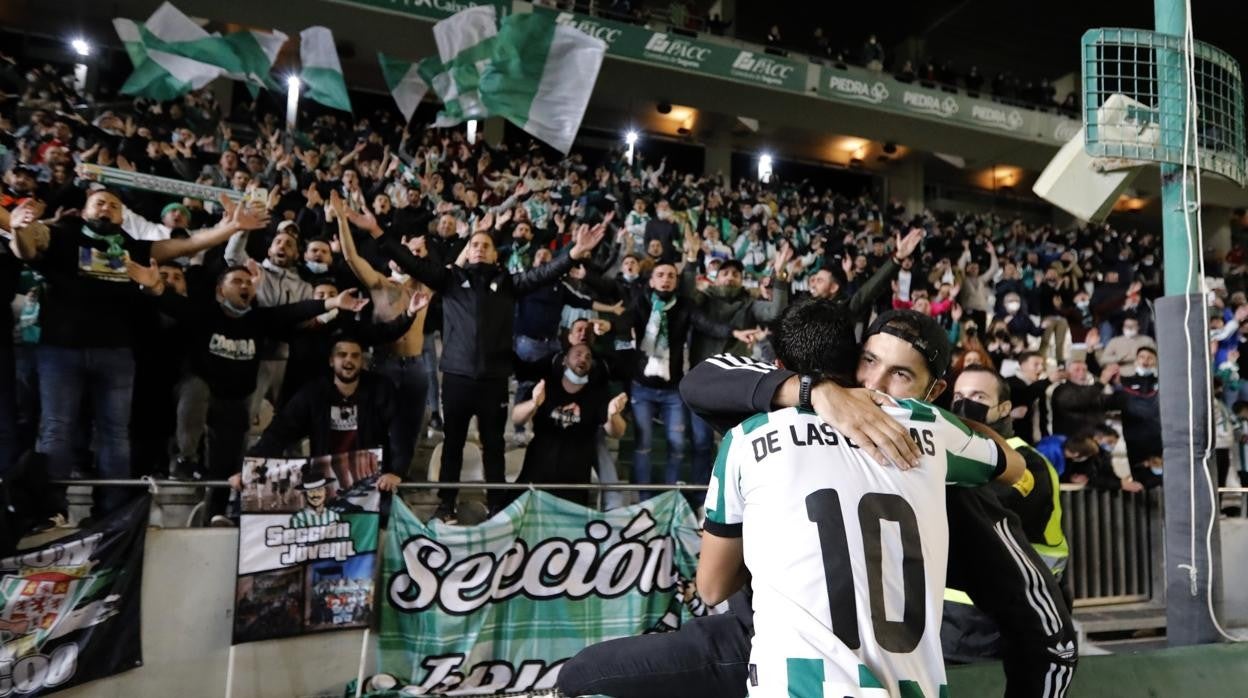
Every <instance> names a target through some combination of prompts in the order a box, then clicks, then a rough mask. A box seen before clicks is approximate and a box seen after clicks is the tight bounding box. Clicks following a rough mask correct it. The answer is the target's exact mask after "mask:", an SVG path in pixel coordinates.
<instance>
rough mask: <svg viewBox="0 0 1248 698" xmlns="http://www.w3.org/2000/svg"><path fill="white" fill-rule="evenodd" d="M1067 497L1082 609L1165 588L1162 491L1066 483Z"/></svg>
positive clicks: (1072, 579)
mask: <svg viewBox="0 0 1248 698" xmlns="http://www.w3.org/2000/svg"><path fill="white" fill-rule="evenodd" d="M1061 498H1062V528H1063V530H1065V532H1066V540H1067V542H1068V543H1069V545H1070V559H1069V561H1068V562H1067V565H1066V580H1067V583H1068V584H1069V586H1070V590H1071V592H1072V595H1073V597H1074V606H1075V607H1076V608H1080V607H1085V606H1105V605H1111V604H1124V603H1139V602H1145V601H1150V600H1152V599H1153V595H1154V592H1157V593H1160V590H1161V589H1163V588H1164V587H1165V585H1164V584H1163V583H1161V581H1160V580H1159V579H1158V576H1159V575H1160V574H1161V572H1162V570H1161V547H1160V546H1161V544H1162V536H1161V533H1162V526H1161V512H1160V506H1159V502H1160V499H1161V498H1160V496H1157V495H1155V494H1151V493H1149V492H1147V491H1146V492H1141V493H1139V494H1130V493H1127V492H1122V491H1114V492H1110V491H1106V490H1095V489H1091V488H1074V487H1063V488H1062V493H1061Z"/></svg>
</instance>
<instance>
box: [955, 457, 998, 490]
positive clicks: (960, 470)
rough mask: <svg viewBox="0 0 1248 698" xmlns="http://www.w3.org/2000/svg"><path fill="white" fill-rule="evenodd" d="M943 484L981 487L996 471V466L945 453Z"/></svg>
mask: <svg viewBox="0 0 1248 698" xmlns="http://www.w3.org/2000/svg"><path fill="white" fill-rule="evenodd" d="M945 455H946V456H947V459H946V470H945V482H953V483H956V484H959V485H982V484H984V483H986V482H988V481H989V480H991V479H992V474H993V473H995V472H996V471H997V468H996V466H994V465H991V464H989V463H984V462H982V461H978V460H975V459H974V458H967V457H966V456H960V455H958V454H956V453H954V452H953V451H946V452H945Z"/></svg>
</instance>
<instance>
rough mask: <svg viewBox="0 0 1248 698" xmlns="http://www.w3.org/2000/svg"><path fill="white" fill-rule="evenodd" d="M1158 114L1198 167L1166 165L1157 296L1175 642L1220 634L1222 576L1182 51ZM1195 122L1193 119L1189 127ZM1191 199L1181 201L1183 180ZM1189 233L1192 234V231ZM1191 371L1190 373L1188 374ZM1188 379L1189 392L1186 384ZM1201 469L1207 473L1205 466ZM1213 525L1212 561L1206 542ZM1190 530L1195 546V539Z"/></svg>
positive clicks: (1167, 16)
mask: <svg viewBox="0 0 1248 698" xmlns="http://www.w3.org/2000/svg"><path fill="white" fill-rule="evenodd" d="M1153 11H1154V14H1155V16H1156V30H1157V31H1158V32H1159V33H1163V34H1170V35H1173V36H1179V37H1182V36H1184V35H1185V34H1186V33H1187V21H1188V17H1187V12H1186V8H1185V6H1184V2H1183V0H1154V2H1153ZM1157 79H1158V88H1159V97H1160V100H1159V103H1158V116H1159V119H1160V126H1161V138H1162V145H1163V146H1166V147H1180V146H1181V147H1183V148H1187V149H1189V154H1188V162H1189V163H1191V164H1192V165H1193V167H1192V168H1191V169H1190V170H1189V171H1188V172H1184V171H1183V167H1182V166H1180V165H1172V164H1163V165H1162V166H1161V207H1162V223H1163V230H1164V235H1163V240H1164V247H1163V253H1164V255H1165V291H1166V296H1165V298H1162V299H1160V300H1159V301H1158V302H1157V304H1156V312H1157V329H1156V334H1157V338H1158V340H1159V344H1158V349H1159V352H1158V359H1159V361H1158V364H1159V369H1160V377H1161V379H1160V385H1159V388H1158V389H1159V393H1160V394H1161V395H1164V396H1165V399H1163V400H1161V401H1160V402H1161V422H1162V425H1163V426H1162V449H1163V453H1162V462H1163V467H1164V470H1165V486H1164V488H1163V492H1164V496H1165V543H1166V555H1165V567H1166V569H1165V571H1166V640H1167V643H1168V644H1169V645H1170V646H1171V647H1177V646H1183V645H1196V644H1204V643H1210V642H1215V641H1216V640H1217V639H1218V633H1217V630H1216V628H1215V627H1214V626H1213V622H1212V619H1211V618H1210V616H1209V610H1208V604H1209V578H1210V576H1212V577H1213V578H1214V579H1215V581H1216V579H1217V577H1218V576H1220V569H1219V567H1218V564H1217V561H1218V559H1219V558H1218V555H1217V547H1216V546H1217V542H1218V531H1217V515H1216V512H1217V509H1216V507H1215V506H1214V499H1213V498H1212V497H1211V496H1210V493H1209V489H1208V481H1207V480H1206V479H1205V477H1206V473H1207V471H1208V469H1207V467H1206V466H1205V464H1204V462H1203V461H1202V458H1203V455H1204V453H1205V451H1206V449H1207V448H1208V446H1209V444H1208V439H1207V438H1206V435H1207V433H1206V424H1207V420H1208V419H1209V408H1210V402H1209V399H1210V398H1209V392H1210V385H1209V382H1210V380H1211V378H1210V376H1209V358H1208V339H1207V338H1208V336H1209V331H1208V318H1207V316H1206V313H1207V310H1206V307H1205V299H1204V294H1203V293H1202V292H1201V289H1202V287H1203V279H1201V278H1200V274H1199V272H1198V266H1197V262H1198V260H1199V258H1198V257H1197V256H1196V255H1199V254H1201V253H1202V251H1201V248H1200V245H1199V244H1198V241H1197V240H1196V230H1197V226H1198V224H1199V220H1198V217H1199V215H1200V211H1199V205H1198V202H1197V201H1196V193H1195V181H1194V176H1193V174H1192V173H1193V172H1196V171H1197V168H1196V167H1195V165H1196V164H1197V163H1196V162H1195V161H1196V151H1195V148H1194V147H1192V143H1193V142H1194V137H1192V138H1188V139H1187V140H1188V141H1189V142H1186V143H1185V142H1184V140H1185V138H1184V135H1185V133H1191V131H1185V129H1184V124H1185V121H1186V119H1187V118H1188V110H1187V82H1188V76H1187V61H1186V57H1185V56H1184V55H1183V54H1182V53H1181V52H1179V51H1170V50H1162V49H1158V50H1157ZM1189 128H1190V127H1189ZM1185 187H1186V189H1187V196H1186V199H1187V204H1188V205H1187V206H1186V207H1185V206H1184V195H1183V191H1184V188H1185ZM1189 231H1190V232H1189ZM1189 374H1190V375H1189ZM1189 383H1190V392H1189ZM1202 471H1204V472H1202ZM1210 526H1213V527H1214V530H1213V541H1214V545H1215V547H1214V550H1213V552H1214V555H1213V561H1214V562H1215V564H1214V565H1212V566H1211V565H1210V559H1209V555H1208V554H1207V552H1206V547H1205V541H1206V534H1207V532H1208V530H1209V527H1210ZM1193 536H1194V537H1195V538H1194V544H1193Z"/></svg>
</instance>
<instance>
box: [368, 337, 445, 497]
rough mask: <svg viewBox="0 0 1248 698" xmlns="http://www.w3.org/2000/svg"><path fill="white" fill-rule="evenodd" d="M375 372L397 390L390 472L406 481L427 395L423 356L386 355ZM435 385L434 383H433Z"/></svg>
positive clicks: (418, 440)
mask: <svg viewBox="0 0 1248 698" xmlns="http://www.w3.org/2000/svg"><path fill="white" fill-rule="evenodd" d="M377 372H378V373H380V374H381V375H383V376H385V377H386V378H389V379H390V382H392V383H394V387H395V388H397V389H398V397H399V401H398V403H399V404H398V411H397V413H396V414H395V415H394V421H393V422H391V423H390V443H392V444H394V452H393V453H391V454H390V460H391V461H393V462H392V463H390V464H389V465H390V470H391V472H393V473H395V474H396V475H398V476H399V477H402V478H404V479H407V476H408V470H409V469H410V468H411V465H412V457H413V456H415V455H416V444H418V443H419V442H420V423H421V420H423V419H424V417H425V398H426V396H428V394H429V374H427V373H425V361H424V357H423V356H387V357H385V358H384V359H382V360H381V363H379V364H378V365H377ZM434 382H435V383H436V382H437V381H434Z"/></svg>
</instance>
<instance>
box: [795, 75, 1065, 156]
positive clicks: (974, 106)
mask: <svg viewBox="0 0 1248 698" xmlns="http://www.w3.org/2000/svg"><path fill="white" fill-rule="evenodd" d="M820 70H821V73H820V75H821V78H820V84H819V95H820V96H822V97H826V98H828V99H831V100H835V101H838V102H846V103H850V104H860V105H869V106H872V107H875V108H878V109H884V110H887V111H893V112H897V113H900V114H906V115H909V116H916V117H920V118H925V119H928V120H932V121H945V122H949V123H951V124H954V125H957V126H969V127H972V128H977V129H981V130H987V131H998V132H1001V133H1005V134H1008V135H1012V136H1019V137H1024V138H1030V139H1033V140H1040V141H1047V142H1051V143H1054V144H1064V143H1065V142H1066V141H1068V140H1070V139H1071V138H1073V137H1074V135H1075V134H1076V133H1078V132H1079V128H1080V125H1081V124H1080V122H1079V121H1077V120H1075V119H1072V118H1067V117H1064V116H1060V115H1057V114H1047V113H1044V112H1039V111H1036V110H1034V109H1025V108H1022V107H1015V106H1011V105H1008V104H1002V103H1000V102H994V101H992V100H988V99H980V98H975V97H970V96H967V95H965V94H961V93H952V92H944V91H942V90H940V89H938V88H929V87H924V86H922V85H919V84H917V83H913V82H901V81H899V80H897V79H895V78H893V77H892V76H891V75H889V74H887V73H879V72H874V71H870V70H866V69H863V68H845V69H840V68H836V67H833V66H822V67H821V69H820Z"/></svg>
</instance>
